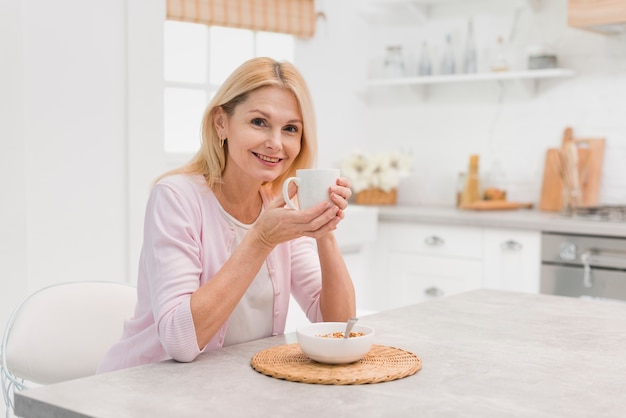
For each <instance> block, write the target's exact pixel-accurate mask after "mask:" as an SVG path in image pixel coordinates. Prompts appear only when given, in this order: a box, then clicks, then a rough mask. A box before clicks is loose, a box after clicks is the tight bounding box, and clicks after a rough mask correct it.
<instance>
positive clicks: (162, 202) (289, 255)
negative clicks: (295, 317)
mask: <svg viewBox="0 0 626 418" xmlns="http://www.w3.org/2000/svg"><path fill="white" fill-rule="evenodd" d="M266 203H267V202H266ZM233 238H234V232H233V231H232V229H231V228H230V227H229V225H228V223H227V222H226V221H225V220H224V218H223V216H222V214H221V213H220V212H219V203H218V202H217V199H216V198H215V196H214V194H213V192H212V191H211V190H210V189H209V188H208V187H207V185H206V183H205V181H204V178H203V177H202V176H199V175H193V176H191V175H174V176H169V177H165V178H164V179H162V180H161V181H160V182H159V183H158V184H157V185H156V186H155V187H154V188H153V190H152V192H151V194H150V197H149V199H148V203H147V208H146V215H145V223H144V242H143V247H142V250H141V256H140V261H139V277H138V280H137V305H136V308H135V314H134V317H133V318H131V319H129V320H127V321H125V323H124V331H123V335H122V338H121V339H120V341H118V342H117V343H116V344H115V345H114V346H113V347H112V348H111V349H110V350H109V351H108V352H107V354H106V355H105V357H104V359H103V360H102V362H101V364H100V367H99V368H98V373H102V372H107V371H112V370H117V369H122V368H126V367H132V366H137V365H140V364H145V363H152V362H157V361H161V360H166V359H170V358H173V359H175V360H177V361H181V362H189V361H192V360H194V359H195V358H196V357H197V356H198V354H200V353H201V352H203V351H206V350H212V349H217V348H221V347H222V344H223V343H224V336H225V334H226V329H227V327H228V321H227V322H226V323H225V324H223V325H222V327H221V328H220V330H219V332H218V333H217V334H216V335H215V337H214V338H213V339H212V340H211V341H210V342H209V343H208V344H207V345H206V346H205V347H202V348H199V347H198V344H197V342H196V334H195V330H194V326H193V319H192V317H191V309H190V306H189V301H190V298H191V294H192V292H193V291H194V290H196V289H197V288H198V287H200V286H202V285H203V284H204V283H206V282H207V281H208V280H211V278H212V277H213V275H214V274H215V273H216V272H217V271H218V270H219V268H220V267H221V266H222V265H223V264H224V263H225V262H226V260H227V259H228V257H229V254H230V246H231V245H232V242H233ZM266 263H267V267H268V270H269V273H270V277H271V280H272V285H273V287H274V322H273V329H272V335H278V334H282V333H283V332H284V330H285V321H286V318H287V309H288V305H289V295H290V293H293V296H294V298H295V300H296V301H297V302H298V304H299V305H300V306H301V307H302V309H303V310H304V312H305V313H306V315H307V317H308V318H309V320H311V321H312V322H319V321H321V320H322V315H321V312H320V308H319V294H320V289H321V269H320V263H319V258H318V256H317V251H316V246H315V240H313V239H311V238H308V237H302V238H298V239H295V240H293V241H290V242H287V243H283V244H280V245H278V246H276V247H275V248H274V250H273V251H272V252H271V253H270V255H269V256H268V258H267V260H266Z"/></svg>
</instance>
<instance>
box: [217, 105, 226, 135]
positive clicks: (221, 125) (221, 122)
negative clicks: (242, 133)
mask: <svg viewBox="0 0 626 418" xmlns="http://www.w3.org/2000/svg"><path fill="white" fill-rule="evenodd" d="M214 112H215V114H214V116H213V126H215V131H216V132H217V133H218V135H219V136H220V138H226V137H228V135H227V133H226V115H225V114H224V111H223V110H222V108H221V107H216V108H215V110H214Z"/></svg>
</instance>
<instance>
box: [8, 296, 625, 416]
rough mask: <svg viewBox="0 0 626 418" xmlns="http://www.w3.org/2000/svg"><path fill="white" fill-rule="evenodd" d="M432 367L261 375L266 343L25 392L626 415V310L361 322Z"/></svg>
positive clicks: (378, 412) (558, 309) (471, 304)
mask: <svg viewBox="0 0 626 418" xmlns="http://www.w3.org/2000/svg"><path fill="white" fill-rule="evenodd" d="M361 322H362V323H363V324H368V325H371V326H373V327H374V328H375V329H376V332H377V335H376V340H375V343H376V344H382V345H390V346H395V347H399V348H402V349H405V350H409V351H412V352H413V353H415V354H416V355H418V356H419V357H420V358H421V359H422V364H423V367H422V370H420V371H419V372H417V374H415V375H413V376H409V377H406V378H404V379H400V380H395V381H392V382H386V383H378V384H367V385H354V386H330V385H315V384H307V383H294V382H288V381H284V380H279V379H274V378H271V377H268V376H265V375H262V374H260V373H257V372H256V371H254V370H253V369H252V368H251V366H250V359H251V358H252V356H253V355H254V354H255V353H257V352H258V351H260V350H263V349H265V348H268V347H272V346H275V345H280V344H285V343H289V342H293V341H294V337H293V335H288V336H277V337H271V338H266V339H262V340H258V341H253V342H249V343H244V344H239V345H235V346H231V347H227V348H224V349H222V350H217V351H211V352H207V353H204V354H202V355H201V356H200V357H199V358H198V359H196V361H194V362H192V363H184V364H183V363H176V362H174V361H165V362H161V363H156V364H150V365H145V366H140V367H135V368H131V369H127V370H121V371H118V372H113V373H108V374H102V375H97V376H92V377H88V378H84V379H78V380H74V381H68V382H63V383H59V384H55V385H51V386H47V387H40V388H35V389H31V390H28V391H25V392H21V393H18V394H16V408H17V413H18V415H20V416H23V417H26V418H37V417H52V416H55V417H60V416H63V417H102V418H106V417H116V418H124V417H156V418H158V417H204V416H219V417H242V416H274V417H294V416H298V417H315V418H317V417H321V416H333V417H355V416H359V417H361V418H367V417H383V416H390V417H408V416H424V417H426V416H428V417H441V416H447V417H481V418H488V417H498V418H500V417H533V418H541V417H568V418H572V417H585V418H586V417H591V416H602V417H620V418H622V417H624V416H626V397H625V396H624V393H626V379H624V376H626V362H624V359H625V358H626V334H625V333H624V330H625V329H626V304H618V303H609V302H601V301H591V300H582V299H575V298H565V297H559V296H550V295H535V294H526V293H513V292H503V291H495V290H476V291H471V292H467V293H462V294H458V295H454V296H448V297H444V298H441V299H437V300H433V301H429V302H425V303H421V304H416V305H410V306H406V307H402V308H399V309H394V310H389V311H385V312H380V313H376V314H373V315H370V316H364V317H362V318H361Z"/></svg>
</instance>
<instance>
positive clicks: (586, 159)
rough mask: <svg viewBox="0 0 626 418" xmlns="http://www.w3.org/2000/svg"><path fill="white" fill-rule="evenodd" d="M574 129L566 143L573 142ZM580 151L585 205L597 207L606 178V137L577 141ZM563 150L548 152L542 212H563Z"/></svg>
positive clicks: (564, 139)
mask: <svg viewBox="0 0 626 418" xmlns="http://www.w3.org/2000/svg"><path fill="white" fill-rule="evenodd" d="M572 138H573V136H572V130H571V128H567V129H566V130H565V132H564V135H563V142H565V141H568V140H569V139H572ZM573 141H574V143H575V144H576V147H577V150H578V173H579V183H580V185H581V193H582V200H581V203H582V205H583V206H596V205H597V204H598V200H599V196H600V180H601V177H602V161H603V160H604V146H605V139H604V138H582V139H573ZM560 158H561V149H560V148H550V149H548V150H547V151H546V158H545V164H544V169H543V183H542V187H541V199H540V202H539V209H540V210H542V211H560V210H561V209H562V207H563V194H562V193H563V179H562V178H561V173H560V170H559V166H560V165H561V160H560Z"/></svg>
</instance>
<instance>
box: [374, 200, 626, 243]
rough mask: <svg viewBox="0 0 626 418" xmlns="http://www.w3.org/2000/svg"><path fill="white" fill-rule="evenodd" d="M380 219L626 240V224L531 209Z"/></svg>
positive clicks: (434, 211) (401, 209) (414, 213)
mask: <svg viewBox="0 0 626 418" xmlns="http://www.w3.org/2000/svg"><path fill="white" fill-rule="evenodd" d="M378 219H379V220H381V221H397V222H423V223H440V224H447V225H464V226H481V227H491V228H515V229H528V230H535V231H546V232H561V233H568V234H583V235H601V236H609V237H626V222H601V221H591V220H586V219H579V218H572V217H567V216H564V215H561V214H559V213H552V212H541V211H538V210H528V209H519V210H505V211H472V210H459V209H456V208H427V207H419V206H395V205H394V206H378Z"/></svg>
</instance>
